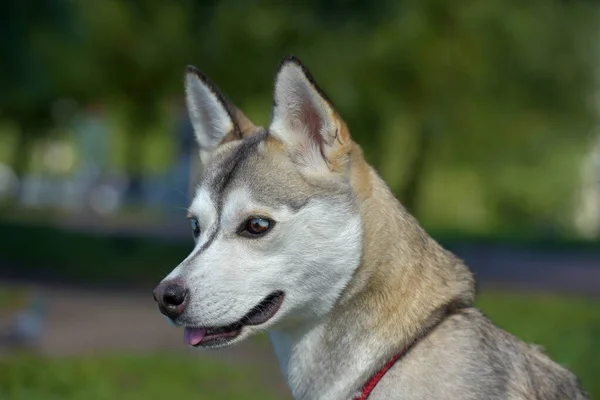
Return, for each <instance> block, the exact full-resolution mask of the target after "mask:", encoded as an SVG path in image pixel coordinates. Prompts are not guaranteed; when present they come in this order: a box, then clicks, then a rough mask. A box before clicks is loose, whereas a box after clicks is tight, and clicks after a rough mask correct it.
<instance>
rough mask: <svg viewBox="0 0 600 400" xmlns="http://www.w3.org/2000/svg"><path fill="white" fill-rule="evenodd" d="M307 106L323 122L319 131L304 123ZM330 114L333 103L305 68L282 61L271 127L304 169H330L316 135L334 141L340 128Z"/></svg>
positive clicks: (326, 170)
mask: <svg viewBox="0 0 600 400" xmlns="http://www.w3.org/2000/svg"><path fill="white" fill-rule="evenodd" d="M306 110H311V112H314V114H315V115H317V116H318V119H319V121H320V125H321V129H320V130H319V131H318V132H313V131H311V126H309V125H307V124H306V123H305V120H304V119H303V116H304V114H305V113H306ZM331 116H332V110H331V107H330V106H329V105H328V104H327V102H326V101H325V99H323V98H322V97H321V95H320V94H319V93H318V92H317V91H316V90H315V89H314V87H313V85H312V84H311V83H310V81H309V80H308V78H307V77H306V75H305V74H304V72H303V71H302V68H301V67H300V66H299V65H298V64H296V63H295V62H288V63H286V64H285V65H283V66H282V68H281V69H280V71H279V74H278V75H277V78H276V81H275V109H274V111H273V120H272V121H271V126H270V129H269V130H270V131H271V133H272V134H273V135H274V136H275V137H277V138H278V139H279V140H281V141H282V142H283V143H284V145H286V146H287V147H288V148H289V149H291V151H292V153H293V158H294V160H295V161H296V163H297V165H298V166H299V168H300V169H301V170H304V171H305V172H313V173H314V172H321V173H327V172H329V168H328V166H327V163H326V162H325V159H324V158H323V156H322V154H321V148H320V146H319V143H318V142H317V141H316V140H315V139H316V138H317V135H318V136H320V137H321V138H322V140H323V141H324V145H325V146H327V145H328V144H331V142H332V141H333V138H334V137H335V134H336V129H337V127H336V125H335V123H334V121H333V120H332V118H331Z"/></svg>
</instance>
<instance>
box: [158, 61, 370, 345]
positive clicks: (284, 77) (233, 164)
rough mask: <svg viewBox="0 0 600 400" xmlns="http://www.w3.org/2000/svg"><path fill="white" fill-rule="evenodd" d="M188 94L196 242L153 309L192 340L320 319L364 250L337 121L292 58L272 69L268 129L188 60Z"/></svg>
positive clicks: (239, 336) (217, 340) (214, 340)
mask: <svg viewBox="0 0 600 400" xmlns="http://www.w3.org/2000/svg"><path fill="white" fill-rule="evenodd" d="M186 93H187V104H188V110H189V114H190V118H191V121H192V123H193V126H194V130H195V133H196V137H197V141H198V143H199V145H200V151H201V159H202V162H203V175H202V179H201V182H200V184H199V186H198V188H197V191H196V194H195V197H194V199H193V201H192V203H191V205H190V207H189V219H190V223H191V226H192V228H191V230H192V233H193V235H194V238H195V247H194V249H193V251H192V252H191V253H190V255H189V256H188V257H187V258H186V259H185V260H183V262H181V264H180V265H179V266H178V267H177V268H175V269H174V270H173V271H172V272H171V273H170V274H169V275H168V276H167V277H166V278H165V279H164V280H163V281H162V282H161V284H160V285H159V286H158V287H157V288H156V289H155V298H156V299H157V302H158V303H159V307H160V309H161V311H162V312H163V313H164V314H165V315H167V316H168V317H169V318H170V319H171V320H172V321H173V322H174V323H175V324H176V325H180V326H185V327H186V329H185V339H186V342H187V343H188V344H190V345H193V346H201V347H221V346H224V345H228V344H232V343H235V342H238V341H241V340H243V339H244V338H246V337H248V336H249V335H251V334H252V333H254V332H256V331H257V330H260V329H266V328H270V327H273V326H275V325H278V326H279V327H280V328H281V329H286V327H287V328H290V329H294V327H297V326H298V325H299V324H300V325H301V324H307V323H311V321H314V320H318V319H319V318H322V317H324V316H325V315H326V314H327V313H328V312H329V311H330V310H331V309H332V307H333V305H334V303H335V302H336V300H337V299H338V298H339V296H340V294H341V292H342V290H343V289H344V287H345V286H346V285H347V283H348V282H349V280H350V279H351V277H352V274H353V273H354V270H355V269H356V267H357V266H358V264H359V262H360V256H361V245H362V222H361V218H360V214H359V212H358V206H357V204H356V199H355V194H354V191H353V189H352V185H351V182H350V178H349V176H350V173H349V168H350V151H351V149H352V144H351V140H350V137H349V135H348V132H347V129H346V127H345V125H344V123H343V121H342V120H341V119H340V118H339V116H338V115H337V113H336V112H335V111H334V110H333V108H332V106H331V104H330V103H329V102H328V101H327V100H326V99H325V98H324V97H323V95H322V94H321V92H320V90H319V89H318V88H317V87H316V85H315V84H314V81H313V80H312V78H311V77H310V75H309V74H308V72H307V71H306V69H305V68H304V67H303V66H302V65H301V64H300V63H299V61H297V60H296V59H294V58H288V59H286V60H285V61H284V62H283V63H282V65H281V66H280V68H279V71H278V73H277V78H276V85H275V107H274V111H273V118H272V122H271V125H270V126H269V128H268V129H263V128H259V127H255V126H254V125H253V124H252V123H251V122H250V121H249V120H248V119H247V118H246V117H245V116H244V115H243V114H242V113H241V112H240V111H239V110H238V109H237V108H235V107H234V106H233V105H231V103H229V102H228V101H227V100H226V99H225V98H224V97H223V96H222V95H221V94H220V92H219V91H218V89H217V88H216V87H215V86H214V85H212V84H210V83H209V82H208V80H207V79H206V78H205V77H204V76H203V75H202V74H201V73H200V72H199V71H197V70H195V69H193V68H190V69H189V70H188V73H187V75H186Z"/></svg>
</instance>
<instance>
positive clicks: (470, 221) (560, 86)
mask: <svg viewBox="0 0 600 400" xmlns="http://www.w3.org/2000/svg"><path fill="white" fill-rule="evenodd" d="M599 11H600V5H599V4H598V3H597V2H595V1H591V0H561V1H558V0H544V1H542V0H530V1H526V2H524V1H517V0H488V1H485V2H483V1H482V2H473V1H466V0H455V1H452V2H449V1H441V0H421V1H416V0H398V1H391V0H382V1H379V2H368V1H358V0H346V1H341V0H333V1H328V2H323V1H316V0H307V1H304V2H279V1H263V2H259V1H239V0H238V1H236V0H222V1H218V2H217V1H213V0H210V1H197V0H196V1H193V0H174V1H169V2H165V1H163V2H159V1H151V0H127V1H125V0H87V1H73V0H71V1H69V0H20V1H16V0H14V1H6V2H3V3H2V4H1V5H0V51H1V54H2V61H1V62H0V399H5V398H6V399H18V400H20V399H41V400H46V399H108V398H115V397H118V398H122V399H138V398H140V399H141V398H144V399H155V398H156V399H158V398H162V397H164V396H165V395H175V394H176V395H190V396H194V398H198V399H202V398H207V399H208V398H210V399H218V398H223V399H225V398H247V399H254V398H261V399H263V398H286V396H287V391H286V389H285V385H284V384H283V382H282V378H281V376H280V374H279V372H278V369H277V366H276V364H275V362H274V358H273V356H272V355H271V353H270V350H269V348H268V344H267V343H266V340H265V338H264V337H260V338H258V339H256V340H253V341H251V342H250V343H247V344H245V345H243V346H240V347H239V348H236V349H230V350H227V351H224V352H221V353H217V354H210V355H206V354H202V353H198V352H192V351H191V350H188V349H186V348H184V346H183V344H181V338H180V336H181V335H182V333H181V332H180V331H178V330H175V329H173V328H170V327H169V326H168V325H167V323H166V322H165V321H164V320H163V319H162V317H161V316H160V315H159V313H158V311H157V310H156V309H155V306H154V304H153V301H152V298H151V296H150V290H151V289H152V288H153V286H154V285H155V284H156V283H157V282H158V281H159V280H160V279H161V278H162V277H163V276H164V275H166V274H167V273H168V272H169V271H170V270H171V269H172V268H174V267H175V266H176V265H177V264H178V263H179V261H181V260H182V259H183V258H184V257H185V256H186V255H187V253H188V252H189V251H190V250H191V246H192V241H191V235H190V234H189V227H188V225H187V222H186V221H185V220H184V218H183V217H184V215H185V208H186V207H187V205H188V201H189V196H188V193H189V188H190V184H193V182H194V177H195V175H196V173H197V154H196V153H197V149H196V147H195V143H194V139H193V133H192V131H191V128H190V126H189V121H188V120H187V116H186V112H185V108H184V106H185V104H184V102H183V72H184V70H185V66H186V65H188V64H193V65H195V66H197V67H198V68H199V69H201V70H202V71H203V72H204V73H205V74H206V75H207V76H209V77H210V79H211V80H213V81H214V82H215V83H216V84H217V85H218V86H220V87H221V89H222V90H223V91H224V92H225V93H226V94H227V95H228V96H229V97H230V98H231V99H232V100H233V101H234V102H235V103H236V104H237V105H238V106H239V107H240V108H241V109H243V110H244V112H245V113H246V114H247V115H248V116H249V117H250V118H251V119H252V120H254V121H255V122H256V123H258V124H261V125H267V124H268V122H269V118H270V112H271V106H272V90H273V78H274V74H275V70H276V68H277V65H278V63H279V62H280V60H281V59H282V58H283V57H284V56H286V55H287V54H291V53H293V54H295V55H296V56H298V57H299V58H300V59H301V60H302V61H303V62H304V63H305V64H306V65H307V66H308V67H309V68H310V70H311V71H312V73H313V75H314V76H315V78H316V80H317V82H318V83H319V84H320V86H321V87H322V88H323V89H324V90H325V92H326V93H327V94H328V96H329V97H330V98H331V99H332V101H333V103H334V104H335V105H336V107H337V109H338V111H339V112H340V114H341V115H342V117H343V118H344V119H345V120H346V122H347V123H348V125H349V128H350V131H351V134H352V135H353V137H354V138H355V140H356V141H357V142H358V143H359V144H360V145H361V146H362V147H363V149H364V150H365V154H366V156H367V158H368V160H369V161H370V162H371V163H372V164H373V165H374V166H375V167H376V168H377V170H378V171H379V172H380V173H381V175H382V176H383V178H384V179H385V180H386V182H388V184H389V185H390V186H391V187H392V189H393V190H394V192H395V193H396V195H397V196H398V198H399V199H400V200H401V201H402V202H403V204H404V205H405V206H406V207H407V208H408V209H409V210H410V211H411V212H412V213H413V214H415V215H416V216H417V218H418V219H419V220H420V221H421V222H422V224H423V225H424V226H425V227H426V229H427V230H428V231H429V232H430V233H431V234H432V235H433V236H434V237H435V238H436V239H438V240H440V241H441V242H442V244H444V245H446V246H447V247H449V248H450V249H451V250H453V251H455V252H456V253H457V254H458V255H459V256H460V257H462V258H464V259H465V260H466V262H467V263H468V264H469V265H470V266H471V267H472V268H473V270H474V271H475V273H476V275H477V277H478V278H479V281H480V287H481V296H480V300H479V304H480V305H481V307H482V308H483V309H484V310H485V311H486V313H488V314H489V315H490V316H491V317H492V318H493V319H494V320H495V321H496V322H497V323H498V324H500V325H501V326H502V327H505V328H507V329H509V330H510V331H511V332H512V333H514V334H516V335H518V336H520V337H521V338H523V339H525V340H528V341H533V342H536V343H538V344H540V345H542V346H543V347H545V348H546V349H547V351H548V353H549V354H550V355H551V356H552V357H554V358H555V359H556V360H557V361H559V362H560V363H562V364H563V365H565V366H567V367H569V368H571V369H572V370H573V371H575V372H576V373H577V374H578V376H579V377H580V378H581V380H582V382H583V384H584V386H585V388H586V389H587V390H589V391H590V393H591V394H592V397H593V398H600V384H599V383H598V380H597V377H598V376H599V375H600V369H599V364H598V363H597V361H596V360H597V359H598V357H599V356H600V312H598V310H600V308H599V301H598V296H599V295H600V239H599V237H600V130H599V129H598V109H599V104H600V103H599V101H598V100H599V99H598V94H599V88H600V86H599V85H598V83H600V82H598V78H599V74H598V71H599V66H600V54H599V50H600V46H599V45H598V43H599V42H598V39H599V38H600V32H599V28H600V13H599ZM23 321H29V322H27V323H23ZM31 321H33V322H31ZM22 326H26V327H27V329H24V328H23V327H22ZM257 366H259V367H257Z"/></svg>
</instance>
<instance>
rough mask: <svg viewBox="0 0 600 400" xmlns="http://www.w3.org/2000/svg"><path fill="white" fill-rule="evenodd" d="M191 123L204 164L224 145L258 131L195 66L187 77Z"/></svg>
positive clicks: (186, 86) (188, 70) (186, 85)
mask: <svg viewBox="0 0 600 400" xmlns="http://www.w3.org/2000/svg"><path fill="white" fill-rule="evenodd" d="M185 93H186V103H187V109H188V113H189V116H190V121H191V123H192V126H193V128H194V132H195V134H196V141H197V142H198V145H199V146H200V157H201V159H202V162H203V163H206V161H208V158H209V157H210V154H212V152H213V151H214V150H215V149H216V148H217V147H219V146H220V145H221V144H223V143H227V142H230V141H232V140H238V139H242V138H243V137H245V136H249V135H252V134H253V133H255V132H256V131H257V130H258V128H257V127H256V126H255V125H254V124H253V123H252V122H251V121H250V120H249V119H248V118H247V117H246V116H245V115H244V114H243V113H242V112H241V111H240V110H239V109H237V108H236V107H235V106H234V105H233V104H232V103H231V102H229V101H228V100H227V98H225V96H224V95H223V94H222V93H221V91H220V90H219V89H218V88H217V87H216V86H215V85H214V84H212V83H211V82H210V81H209V80H208V78H206V76H204V74H202V72H200V71H199V70H198V69H197V68H195V67H192V66H190V67H188V68H187V72H186V74H185Z"/></svg>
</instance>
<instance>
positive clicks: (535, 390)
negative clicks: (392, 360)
mask: <svg viewBox="0 0 600 400" xmlns="http://www.w3.org/2000/svg"><path fill="white" fill-rule="evenodd" d="M577 396H580V397H577ZM448 398H460V399H466V400H469V399H483V398H485V399H522V398H536V399H544V400H554V399H565V398H569V399H581V400H583V399H585V397H584V396H583V394H581V392H580V389H579V388H578V382H577V379H576V378H575V376H574V375H573V374H572V373H570V372H569V371H567V370H566V369H564V368H563V367H561V366H559V365H558V364H556V363H554V362H553V361H552V360H550V358H548V357H547V356H546V355H545V354H543V353H542V352H541V351H540V350H539V349H538V348H536V347H534V346H530V345H527V344H525V343H523V342H521V341H520V340H519V339H517V338H516V337H514V336H512V335H510V334H509V333H507V332H505V331H504V330H502V329H500V328H498V327H497V326H495V325H494V324H493V323H492V322H491V321H490V320H489V319H488V318H487V317H486V316H485V315H484V314H483V313H481V312H480V311H479V310H478V309H476V308H465V309H461V310H459V311H457V312H456V313H454V314H452V315H451V316H449V317H448V318H446V319H445V320H444V321H442V322H441V323H440V324H439V325H438V326H437V327H436V328H435V329H433V330H432V331H431V332H429V333H427V334H426V335H424V336H423V337H422V338H421V339H420V340H419V341H418V342H417V343H416V344H415V345H414V346H413V347H412V348H411V349H410V350H409V351H408V352H407V353H406V354H405V355H404V357H403V358H401V359H400V361H399V362H397V363H396V364H395V365H394V367H393V368H392V369H390V371H388V373H387V374H386V375H385V376H384V378H383V379H382V380H381V381H380V383H379V384H378V385H377V387H376V388H375V390H374V391H373V393H372V396H371V398H370V400H379V399H448Z"/></svg>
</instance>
